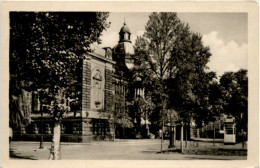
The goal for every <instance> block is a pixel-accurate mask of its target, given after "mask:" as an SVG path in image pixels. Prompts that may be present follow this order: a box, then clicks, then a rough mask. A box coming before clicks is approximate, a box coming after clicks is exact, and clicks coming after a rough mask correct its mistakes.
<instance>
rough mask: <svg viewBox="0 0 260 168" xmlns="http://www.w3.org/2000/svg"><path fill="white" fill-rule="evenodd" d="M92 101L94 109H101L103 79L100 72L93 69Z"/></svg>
mask: <svg viewBox="0 0 260 168" xmlns="http://www.w3.org/2000/svg"><path fill="white" fill-rule="evenodd" d="M92 74H93V75H92V82H93V83H92V97H91V98H92V101H94V105H95V108H96V109H102V107H103V78H102V74H101V72H100V70H98V69H95V70H94V71H93V73H92Z"/></svg>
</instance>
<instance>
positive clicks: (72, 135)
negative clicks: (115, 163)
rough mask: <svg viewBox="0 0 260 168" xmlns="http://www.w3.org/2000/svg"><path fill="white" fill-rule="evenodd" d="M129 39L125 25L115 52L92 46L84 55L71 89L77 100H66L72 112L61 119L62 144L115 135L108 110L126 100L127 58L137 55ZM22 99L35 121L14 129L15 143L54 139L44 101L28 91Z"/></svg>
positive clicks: (24, 92) (50, 120)
mask: <svg viewBox="0 0 260 168" xmlns="http://www.w3.org/2000/svg"><path fill="white" fill-rule="evenodd" d="M130 37H131V32H130V29H129V28H128V27H127V25H126V24H124V26H123V27H122V28H121V30H120V32H119V42H118V44H117V45H116V46H115V47H114V48H113V49H111V48H109V47H106V48H100V47H98V46H97V45H92V46H91V49H92V52H90V53H86V54H85V58H86V59H84V60H83V61H81V62H80V64H79V66H78V70H77V74H76V75H77V78H78V82H77V84H76V85H75V86H74V87H72V88H71V94H72V95H73V97H74V98H73V99H70V98H67V103H68V105H70V107H71V111H70V112H69V113H68V115H67V117H66V118H64V119H63V120H62V123H61V124H62V127H61V141H74V142H89V141H91V140H92V139H111V138H112V137H113V136H114V132H115V131H114V130H113V129H114V126H113V122H111V120H109V118H110V119H111V116H110V115H107V114H108V112H107V110H108V109H110V108H111V107H110V106H111V102H113V101H112V100H113V99H114V96H122V97H123V99H122V100H121V101H123V102H125V101H126V96H127V93H128V91H127V90H128V81H127V75H128V73H129V70H128V67H127V65H128V63H129V60H128V59H129V58H130V57H131V55H132V54H134V48H133V46H132V44H131V40H130ZM13 79H15V78H13ZM21 98H22V100H23V101H20V106H24V105H26V107H28V108H27V110H28V111H29V113H30V116H31V118H32V122H31V123H30V124H29V125H28V126H27V127H22V128H19V129H14V140H39V139H40V137H41V133H42V134H43V137H44V140H45V141H46V140H51V138H52V116H51V115H50V114H49V113H47V112H46V110H45V104H44V102H40V101H39V98H38V95H37V94H34V93H32V92H27V91H25V90H22V95H21ZM123 104H125V103H123ZM123 109H125V105H124V106H123ZM10 110H12V109H10ZM115 111H116V110H115ZM112 117H113V116H112Z"/></svg>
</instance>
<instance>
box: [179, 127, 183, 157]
mask: <svg viewBox="0 0 260 168" xmlns="http://www.w3.org/2000/svg"><path fill="white" fill-rule="evenodd" d="M180 145H181V153H183V122H181V143H180Z"/></svg>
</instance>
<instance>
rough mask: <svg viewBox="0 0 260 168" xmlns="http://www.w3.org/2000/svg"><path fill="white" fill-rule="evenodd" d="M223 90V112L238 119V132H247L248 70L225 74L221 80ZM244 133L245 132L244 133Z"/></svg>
mask: <svg viewBox="0 0 260 168" xmlns="http://www.w3.org/2000/svg"><path fill="white" fill-rule="evenodd" d="M220 85H221V87H222V89H223V95H222V100H223V101H224V103H223V111H224V112H225V113H226V114H227V115H232V116H233V117H235V119H236V123H237V125H236V128H237V130H242V129H243V130H245V131H247V123H248V77H247V70H245V69H240V70H239V71H237V72H225V73H224V74H223V75H222V76H221V78H220ZM242 132H243V131H242Z"/></svg>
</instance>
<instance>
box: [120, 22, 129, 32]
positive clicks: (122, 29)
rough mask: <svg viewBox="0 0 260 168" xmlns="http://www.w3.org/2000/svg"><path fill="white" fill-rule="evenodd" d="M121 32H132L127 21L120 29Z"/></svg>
mask: <svg viewBox="0 0 260 168" xmlns="http://www.w3.org/2000/svg"><path fill="white" fill-rule="evenodd" d="M120 33H129V34H131V32H130V29H129V27H128V26H127V25H126V24H125V23H124V26H123V27H122V28H121V29H120Z"/></svg>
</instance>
